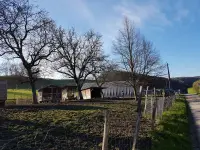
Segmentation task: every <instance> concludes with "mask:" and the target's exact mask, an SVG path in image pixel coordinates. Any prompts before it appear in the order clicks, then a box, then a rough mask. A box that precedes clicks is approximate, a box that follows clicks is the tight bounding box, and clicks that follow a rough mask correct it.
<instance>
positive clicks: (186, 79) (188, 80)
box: [173, 76, 200, 87]
mask: <svg viewBox="0 0 200 150" xmlns="http://www.w3.org/2000/svg"><path fill="white" fill-rule="evenodd" d="M173 79H174V80H177V81H179V82H182V83H184V84H186V85H187V86H188V87H192V84H193V83H194V82H195V81H197V80H199V79H200V76H195V77H176V78H173Z"/></svg>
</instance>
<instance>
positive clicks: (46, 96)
mask: <svg viewBox="0 0 200 150" xmlns="http://www.w3.org/2000/svg"><path fill="white" fill-rule="evenodd" d="M61 99H62V88H61V87H59V86H55V85H49V86H46V87H43V88H41V89H39V90H38V102H52V103H59V102H60V101H61Z"/></svg>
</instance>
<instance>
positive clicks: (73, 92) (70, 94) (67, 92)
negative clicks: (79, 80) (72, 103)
mask: <svg viewBox="0 0 200 150" xmlns="http://www.w3.org/2000/svg"><path fill="white" fill-rule="evenodd" d="M77 96H78V92H77V86H73V85H70V86H64V87H62V101H63V102H65V101H67V100H73V99H77Z"/></svg>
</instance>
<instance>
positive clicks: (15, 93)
mask: <svg viewBox="0 0 200 150" xmlns="http://www.w3.org/2000/svg"><path fill="white" fill-rule="evenodd" d="M18 98H20V99H31V98H32V92H31V90H29V89H8V91H7V101H6V103H7V104H15V101H16V99H18Z"/></svg>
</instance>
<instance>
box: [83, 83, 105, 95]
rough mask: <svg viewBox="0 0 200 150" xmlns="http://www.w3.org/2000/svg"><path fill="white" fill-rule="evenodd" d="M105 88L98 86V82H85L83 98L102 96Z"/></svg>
mask: <svg viewBox="0 0 200 150" xmlns="http://www.w3.org/2000/svg"><path fill="white" fill-rule="evenodd" d="M103 88H104V87H98V86H97V84H96V83H85V84H84V85H83V87H82V90H81V92H82V95H83V99H94V98H101V97H102V89H103Z"/></svg>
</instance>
